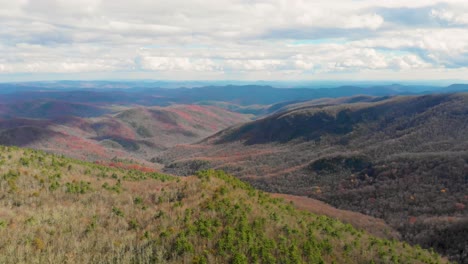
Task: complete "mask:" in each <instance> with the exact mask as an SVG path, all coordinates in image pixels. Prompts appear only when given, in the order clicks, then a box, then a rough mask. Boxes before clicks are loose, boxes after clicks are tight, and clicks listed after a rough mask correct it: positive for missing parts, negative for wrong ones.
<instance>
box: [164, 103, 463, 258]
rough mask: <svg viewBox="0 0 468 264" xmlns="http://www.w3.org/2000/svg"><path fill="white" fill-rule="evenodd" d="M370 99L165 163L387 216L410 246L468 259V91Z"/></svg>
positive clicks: (177, 154)
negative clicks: (211, 170) (207, 170)
mask: <svg viewBox="0 0 468 264" xmlns="http://www.w3.org/2000/svg"><path fill="white" fill-rule="evenodd" d="M361 99H364V100H363V101H360V100H358V102H357V103H348V104H346V103H345V104H338V105H333V104H325V105H320V104H318V105H317V104H316V102H315V103H314V102H313V101H311V102H303V103H296V104H293V105H291V106H290V108H285V109H284V110H283V111H277V112H276V113H274V114H272V115H269V116H267V117H265V118H262V119H259V120H255V121H252V122H249V123H246V124H242V125H237V126H234V127H231V128H228V129H226V130H223V131H221V132H219V133H217V134H215V135H213V136H211V137H208V138H207V139H205V140H203V141H201V142H200V143H198V144H195V145H189V146H186V147H185V146H177V147H175V148H173V149H170V150H168V151H167V152H165V153H163V154H161V155H160V156H159V157H158V158H157V160H158V161H160V162H162V163H164V164H165V165H166V171H168V172H171V173H178V174H190V173H192V171H193V170H197V169H203V168H210V167H215V168H220V169H224V170H227V171H229V172H231V173H233V174H235V175H237V176H238V177H240V178H241V179H243V180H245V181H248V182H250V183H252V184H253V185H254V186H256V187H258V188H260V189H263V190H267V191H271V192H280V193H291V194H296V195H305V196H310V197H313V198H316V199H320V200H323V201H325V202H327V203H330V204H332V205H334V206H337V207H338V208H342V209H349V210H353V211H359V212H362V213H365V214H369V215H372V216H376V217H379V218H383V219H384V220H386V221H387V222H388V223H389V224H390V225H391V226H392V227H394V228H396V229H397V230H399V231H400V232H401V233H402V235H403V238H404V239H406V240H407V241H410V242H413V243H419V244H422V245H423V246H425V247H434V248H435V249H436V250H438V251H439V252H442V253H444V254H447V255H450V256H451V257H452V258H453V259H454V260H458V261H461V262H462V263H463V261H467V260H468V259H467V258H466V256H467V255H468V252H467V251H466V250H467V246H468V244H467V243H468V241H467V240H466V234H467V232H468V229H467V227H468V206H467V205H468V197H467V196H466V190H467V189H468V170H467V168H468V151H467V150H468V133H467V132H468V94H439V95H424V96H397V97H392V98H387V99H385V98H374V99H371V98H361ZM346 100H349V99H346ZM346 100H345V101H346ZM349 101H352V100H349ZM447 219H452V220H453V222H450V221H452V220H447ZM421 230H425V231H421ZM449 238H450V239H449Z"/></svg>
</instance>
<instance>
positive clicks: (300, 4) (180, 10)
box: [0, 0, 468, 81]
mask: <svg viewBox="0 0 468 264" xmlns="http://www.w3.org/2000/svg"><path fill="white" fill-rule="evenodd" d="M0 6H1V7H2V8H1V10H0V24H1V25H2V26H1V27H0V81H32V80H54V79H76V80H80V79H166V80H247V81H248V80H442V79H463V80H466V79H467V77H466V76H468V1H466V0H447V1H429V0H414V1H406V0H405V1H402V0H393V1H381V0H379V1H376V0H359V1H358V0H346V1H345V0H338V1H333V0H327V1H324V0H316V1H304V0H193V1H181V0H172V1H154V0H132V1H119V0H114V1H110V0H80V1H70V0H16V1H11V0H9V1H6V0H0Z"/></svg>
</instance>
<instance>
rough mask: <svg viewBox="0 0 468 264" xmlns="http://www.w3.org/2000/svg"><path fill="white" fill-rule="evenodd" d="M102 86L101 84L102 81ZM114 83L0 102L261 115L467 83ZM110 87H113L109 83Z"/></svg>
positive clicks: (28, 93)
mask: <svg viewBox="0 0 468 264" xmlns="http://www.w3.org/2000/svg"><path fill="white" fill-rule="evenodd" d="M103 85H104V84H103ZM130 85H131V84H125V85H124V86H116V87H121V88H105V87H106V86H98V87H97V88H92V89H91V88H83V87H85V86H83V85H81V86H79V87H77V88H73V86H72V85H67V86H65V87H64V88H61V89H58V88H55V89H54V88H53V87H54V86H52V88H51V87H47V86H44V85H42V86H39V87H34V86H24V87H22V86H21V87H20V88H21V89H18V90H16V91H15V90H14V89H12V88H11V87H10V86H11V84H0V89H1V88H2V87H3V86H6V88H5V89H6V91H9V92H5V91H4V92H3V93H0V103H3V104H5V103H9V104H11V103H27V102H30V101H34V100H43V101H44V100H48V101H60V102H67V103H76V104H88V105H90V104H93V105H94V106H99V107H105V106H109V105H126V106H128V105H142V106H168V105H172V104H214V105H216V104H217V105H218V106H221V107H226V108H227V109H230V110H233V111H239V112H242V113H254V114H264V113H265V111H263V110H262V107H258V106H261V105H262V106H264V107H263V108H267V107H268V106H271V105H274V104H278V103H284V102H288V101H304V100H313V99H321V98H339V97H350V96H356V95H366V96H394V95H411V94H430V93H441V92H460V91H468V85H453V86H449V87H445V88H442V87H432V86H416V85H412V86H404V85H398V84H393V85H382V86H372V87H358V86H340V87H336V88H314V89H308V88H287V89H281V88H274V87H271V86H260V85H242V86H234V85H226V86H205V87H198V88H174V89H167V88H158V87H148V84H145V86H142V87H139V86H130ZM110 87H113V86H112V85H110ZM122 87H126V88H122Z"/></svg>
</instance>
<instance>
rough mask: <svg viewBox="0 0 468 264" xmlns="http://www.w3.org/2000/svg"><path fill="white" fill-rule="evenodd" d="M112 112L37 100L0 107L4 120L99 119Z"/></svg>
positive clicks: (95, 106)
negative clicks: (75, 117) (67, 117)
mask: <svg viewBox="0 0 468 264" xmlns="http://www.w3.org/2000/svg"><path fill="white" fill-rule="evenodd" d="M110 112H111V110H109V109H106V108H104V107H100V106H98V105H92V104H89V103H87V104H85V103H71V102H65V101H55V100H35V101H27V102H20V103H15V104H10V103H8V104H4V105H3V106H0V117H3V118H17V117H23V118H43V119H50V118H58V117H63V116H78V117H97V116H101V115H104V114H107V113H110Z"/></svg>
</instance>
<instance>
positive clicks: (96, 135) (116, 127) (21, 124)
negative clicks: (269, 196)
mask: <svg viewBox="0 0 468 264" xmlns="http://www.w3.org/2000/svg"><path fill="white" fill-rule="evenodd" d="M25 104H26V103H25ZM27 105H28V106H29V107H22V105H15V106H12V107H10V108H9V109H8V111H9V112H10V114H5V117H7V118H6V119H3V120H0V144H3V145H15V146H22V147H31V148H37V149H43V150H47V151H51V152H54V153H61V154H67V155H69V156H72V157H76V158H80V159H87V160H96V159H111V158H112V157H114V156H119V157H134V158H138V159H146V158H150V157H152V156H153V155H155V154H156V153H157V152H158V151H161V150H163V149H166V148H168V147H171V146H174V145H176V144H181V143H193V142H196V141H198V140H200V139H202V138H204V137H207V136H209V135H211V134H213V133H215V132H217V131H219V130H221V129H224V128H227V127H229V126H231V125H234V124H238V123H241V122H246V121H248V120H249V117H248V116H246V115H241V114H238V113H233V112H230V111H227V110H224V109H222V108H218V107H214V106H198V105H174V106H170V107H135V108H126V109H124V110H120V111H117V112H115V113H113V114H105V113H107V112H109V111H111V110H110V109H105V108H100V107H92V106H91V107H89V108H88V107H87V106H85V105H82V104H80V103H63V102H56V101H53V102H52V103H50V104H49V103H48V102H46V103H44V102H43V101H39V102H33V103H28V104H27ZM113 111H115V109H114V110H113ZM10 115H11V116H26V117H27V118H23V117H21V118H20V117H11V118H9V116H10ZM83 116H84V117H83ZM87 116H92V118H85V117H87ZM38 117H40V118H41V119H38Z"/></svg>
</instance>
